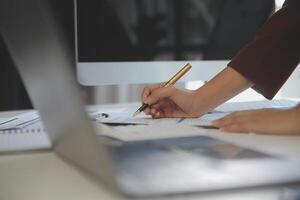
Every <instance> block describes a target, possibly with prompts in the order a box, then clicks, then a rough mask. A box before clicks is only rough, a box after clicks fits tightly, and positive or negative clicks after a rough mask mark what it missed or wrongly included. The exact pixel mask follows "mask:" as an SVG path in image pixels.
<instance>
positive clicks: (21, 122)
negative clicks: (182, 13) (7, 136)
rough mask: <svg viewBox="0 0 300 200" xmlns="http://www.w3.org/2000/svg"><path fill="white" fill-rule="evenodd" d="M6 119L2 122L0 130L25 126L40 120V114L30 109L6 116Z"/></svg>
mask: <svg viewBox="0 0 300 200" xmlns="http://www.w3.org/2000/svg"><path fill="white" fill-rule="evenodd" d="M5 120H6V121H5ZM5 120H3V122H2V123H0V130H7V129H17V128H24V127H26V126H27V125H29V124H32V123H35V122H37V121H39V120H40V116H39V114H38V112H37V111H30V112H26V113H24V114H20V115H16V116H13V117H10V118H6V119H5Z"/></svg>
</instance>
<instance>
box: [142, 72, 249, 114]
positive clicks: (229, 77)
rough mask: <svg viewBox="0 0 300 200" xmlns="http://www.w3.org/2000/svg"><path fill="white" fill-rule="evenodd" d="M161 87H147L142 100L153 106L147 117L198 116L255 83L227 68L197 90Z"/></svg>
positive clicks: (147, 111) (146, 111) (148, 110)
mask: <svg viewBox="0 0 300 200" xmlns="http://www.w3.org/2000/svg"><path fill="white" fill-rule="evenodd" d="M160 86H161V85H160V84H157V85H153V86H150V87H146V88H145V89H144V91H143V93H142V101H143V102H144V103H147V104H149V105H153V104H155V105H153V106H151V109H146V110H145V111H144V112H145V113H146V114H149V115H152V117H154V118H161V117H198V116H201V115H203V114H205V113H206V112H208V111H210V110H212V109H214V108H215V107H216V106H218V105H220V104H222V103H224V102H225V101H227V100H228V99H230V98H232V97H234V96H235V95H236V94H238V93H240V92H241V91H243V90H245V89H247V88H249V87H251V86H252V83H251V82H250V81H248V80H247V79H246V78H244V77H243V76H242V75H240V74H239V73H237V72H236V71H235V70H234V69H232V68H230V67H227V68H225V69H224V70H223V71H221V72H220V73H219V74H218V75H217V76H215V77H214V78H213V79H212V80H210V81H209V82H208V83H206V84H205V85H204V86H202V87H201V88H199V89H198V90H196V91H184V90H179V89H177V88H175V87H174V86H170V87H167V88H161V87H160Z"/></svg>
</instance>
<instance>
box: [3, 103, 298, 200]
mask: <svg viewBox="0 0 300 200" xmlns="http://www.w3.org/2000/svg"><path fill="white" fill-rule="evenodd" d="M122 106H124V105H118V106H117V107H122ZM101 107H105V108H110V107H111V108H113V107H114V108H115V107H116V106H112V105H109V106H101ZM101 107H100V108H101ZM16 112H22V111H14V112H0V117H7V116H10V115H13V114H15V113H16ZM209 134H210V135H212V136H213V137H217V138H221V139H223V140H227V141H231V142H232V143H235V144H239V145H243V146H248V147H251V148H254V149H257V150H261V151H263V152H267V153H271V154H274V153H276V154H279V155H285V156H288V157H291V158H295V157H299V155H300V137H296V136H259V135H247V134H227V133H218V132H216V131H211V132H209ZM279 173H280V172H279ZM299 173H300V172H299ZM294 187H296V189H293V188H294ZM296 190H297V191H300V185H296V186H289V187H286V186H284V187H283V186H278V187H268V188H254V189H247V190H235V191H225V192H218V193H216V192H214V193H206V194H190V195H184V196H174V197H160V198H156V199H176V200H177V199H199V198H200V197H201V199H207V200H217V199H222V200H224V199H225V200H226V199H228V200H229V199H230V200H235V199H239V200H240V199H247V200H248V199H264V200H268V199H270V200H271V199H272V200H273V199H284V198H285V197H286V198H290V196H293V195H294V193H293V191H296ZM298 195H299V194H298ZM298 197H299V196H298ZM123 198H124V197H122V196H120V195H118V194H115V193H113V192H112V191H110V190H108V189H107V188H106V187H103V185H101V183H96V182H95V181H94V180H92V179H91V178H89V177H87V176H86V175H85V174H82V173H81V172H80V171H79V170H78V169H76V168H74V167H73V166H71V165H70V164H68V163H66V162H64V161H63V160H61V159H60V158H59V157H58V156H56V154H54V153H53V152H51V151H48V152H35V153H18V154H17V153H16V154H0V200H17V199H18V200H19V199H22V200H27V199H28V200H36V199H39V200H40V199H44V200H47V199H51V200H53V199H63V200H68V199H72V200H77V199H78V200H79V199H84V200H86V199H89V200H94V199H95V200H96V199H97V200H99V199H105V200H113V199H123Z"/></svg>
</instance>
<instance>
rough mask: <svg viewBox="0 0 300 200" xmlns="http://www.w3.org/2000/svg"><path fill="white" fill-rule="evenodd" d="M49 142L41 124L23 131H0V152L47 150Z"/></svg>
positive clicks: (38, 123) (49, 145) (27, 127)
mask: <svg viewBox="0 0 300 200" xmlns="http://www.w3.org/2000/svg"><path fill="white" fill-rule="evenodd" d="M50 147H51V142H50V139H49V137H48V135H47V134H46V132H45V131H44V128H43V125H42V123H41V122H37V123H35V124H31V125H28V126H26V127H25V128H23V129H9V130H0V152H8V151H24V150H36V149H48V148H50Z"/></svg>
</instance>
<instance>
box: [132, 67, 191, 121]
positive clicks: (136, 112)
mask: <svg viewBox="0 0 300 200" xmlns="http://www.w3.org/2000/svg"><path fill="white" fill-rule="evenodd" d="M191 68H192V65H190V64H189V63H188V64H186V65H185V66H184V67H183V68H182V69H181V70H180V71H179V72H177V73H176V74H175V75H174V76H173V77H172V78H171V79H170V80H169V81H168V82H166V83H165V84H164V86H163V87H168V86H170V85H173V84H174V83H176V82H177V81H178V80H179V79H180V78H181V77H182V76H183V75H184V74H185V73H187V72H188V71H189V70H190V69H191ZM147 107H149V105H148V104H145V103H143V105H142V106H141V107H140V108H139V109H138V110H137V111H135V112H134V113H133V117H135V116H137V115H138V114H139V113H141V112H143V110H145V109H146V108H147Z"/></svg>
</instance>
